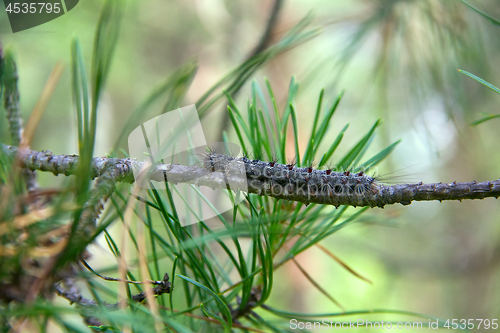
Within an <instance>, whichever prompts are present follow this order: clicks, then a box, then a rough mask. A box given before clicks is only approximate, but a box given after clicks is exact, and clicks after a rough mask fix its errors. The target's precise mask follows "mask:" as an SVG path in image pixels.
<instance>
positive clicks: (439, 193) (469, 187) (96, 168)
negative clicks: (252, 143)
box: [2, 145, 500, 208]
mask: <svg viewBox="0 0 500 333" xmlns="http://www.w3.org/2000/svg"><path fill="white" fill-rule="evenodd" d="M2 150H3V151H4V153H5V154H7V155H9V156H11V157H12V158H13V157H14V156H15V155H16V154H17V153H18V149H17V148H16V147H12V146H7V145H2ZM19 160H20V162H21V165H22V166H23V167H24V168H27V169H30V170H40V171H49V172H52V173H53V174H54V175H58V174H65V175H67V176H68V175H74V174H76V173H77V171H78V163H79V157H78V156H76V155H53V154H52V153H51V152H49V151H42V152H37V151H32V150H27V151H24V152H21V153H20V154H19ZM143 166H144V162H139V161H136V160H133V159H128V158H124V159H117V158H105V157H98V158H94V159H93V161H92V170H93V177H102V176H103V175H105V174H106V172H111V173H112V177H111V178H112V179H113V180H114V181H117V182H118V181H121V182H128V183H133V182H134V175H133V170H134V169H135V170H141V168H142V167H143ZM149 179H151V180H153V181H159V182H162V181H165V180H168V181H169V182H171V183H174V184H176V183H189V184H195V185H198V186H208V187H211V188H228V185H227V184H231V189H233V190H235V189H245V188H248V192H249V193H256V194H259V195H262V196H271V197H274V198H276V199H287V200H291V201H298V202H302V203H304V204H310V203H317V204H327V205H334V206H339V205H348V206H354V207H356V206H370V207H381V208H382V207H384V206H385V205H392V204H396V203H400V204H402V205H409V204H410V203H411V202H412V201H433V200H439V201H443V200H464V199H483V198H488V197H495V198H498V197H499V196H500V179H499V180H495V181H488V182H481V183H478V182H475V181H473V182H469V183H456V182H453V183H434V184H424V183H422V182H421V183H417V184H398V185H393V186H387V185H383V184H380V183H374V185H373V189H371V190H370V191H367V192H365V193H363V194H362V195H358V194H355V193H349V194H346V193H340V194H336V193H326V194H325V193H323V192H318V191H314V189H313V188H312V186H310V185H306V186H301V187H300V188H299V187H294V188H292V190H291V191H289V192H288V193H275V192H274V191H273V189H272V188H269V186H268V184H266V182H265V181H263V180H261V179H252V181H248V182H247V179H248V178H247V175H241V174H237V173H230V174H228V173H226V174H224V173H222V172H211V171H209V170H207V169H206V168H203V167H199V166H186V165H178V164H157V165H155V166H154V167H153V168H152V170H151V171H149ZM311 182H312V181H311ZM273 192H274V193H273Z"/></svg>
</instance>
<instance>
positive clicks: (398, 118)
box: [0, 0, 500, 321]
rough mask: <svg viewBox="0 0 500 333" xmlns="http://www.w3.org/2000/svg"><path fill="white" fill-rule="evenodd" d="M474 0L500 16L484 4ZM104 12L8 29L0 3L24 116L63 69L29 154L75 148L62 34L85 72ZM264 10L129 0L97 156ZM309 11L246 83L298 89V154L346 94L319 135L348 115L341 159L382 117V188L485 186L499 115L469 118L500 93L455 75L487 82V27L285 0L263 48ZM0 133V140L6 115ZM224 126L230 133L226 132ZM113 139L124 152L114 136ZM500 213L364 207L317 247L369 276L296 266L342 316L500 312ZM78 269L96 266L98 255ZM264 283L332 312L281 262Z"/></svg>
mask: <svg viewBox="0 0 500 333" xmlns="http://www.w3.org/2000/svg"><path fill="white" fill-rule="evenodd" d="M471 3H473V4H474V5H475V6H477V7H478V8H480V9H482V10H484V11H485V12H487V13H488V14H490V15H492V16H493V17H496V18H500V7H499V6H498V3H497V2H496V1H494V0H489V1H474V2H472V0H471ZM101 5H102V3H101V1H97V0H84V1H83V0H82V1H80V3H79V4H78V5H77V6H76V7H75V8H74V9H73V10H72V11H71V12H69V13H68V14H66V15H63V16H62V17H60V18H58V19H56V20H54V21H51V22H49V23H46V24H44V25H41V26H38V27H36V28H33V29H30V30H26V31H23V32H19V33H16V34H12V33H10V32H9V30H10V28H9V26H8V22H7V17H6V14H5V11H4V10H3V8H0V13H1V15H0V32H1V35H0V40H1V42H2V44H3V47H4V48H10V49H11V50H13V51H14V53H15V56H16V59H17V65H18V72H19V77H20V79H19V85H20V86H19V89H20V94H21V112H22V115H23V119H24V120H26V119H27V118H28V116H29V114H30V113H31V111H32V109H33V107H34V105H35V104H36V102H37V99H38V98H39V96H40V93H41V91H42V89H43V87H44V85H45V83H46V80H47V78H48V76H49V74H50V72H51V71H52V69H53V67H54V65H55V64H56V63H57V62H58V61H61V62H62V63H63V64H65V65H66V69H65V71H64V73H63V76H62V78H61V80H60V82H59V84H58V86H57V88H56V90H55V93H54V96H53V98H52V100H51V102H50V104H49V106H48V108H47V110H46V112H45V114H44V115H43V118H42V120H41V122H40V124H39V127H38V129H37V131H36V134H35V138H34V140H33V144H32V149H34V150H44V149H49V150H51V151H52V152H53V153H55V154H73V153H77V152H78V148H77V120H76V113H75V107H74V105H73V101H72V92H71V75H70V70H69V63H70V43H71V39H72V38H73V36H77V37H78V38H79V40H80V42H81V44H82V48H83V52H84V55H85V60H86V66H87V69H88V68H90V59H91V51H92V42H93V35H94V31H95V26H96V23H97V19H98V15H99V12H100V9H101ZM272 6H273V1H268V0H258V1H249V0H246V1H222V0H187V1H171V0H164V1H159V0H157V1H153V0H147V1H127V6H126V11H125V14H124V15H125V16H124V19H123V24H122V30H121V32H120V38H119V42H118V48H117V50H116V53H115V57H114V62H113V66H112V69H111V73H110V76H109V80H108V82H107V86H106V90H105V93H104V96H103V99H102V102H101V104H100V106H99V112H98V134H97V139H96V149H95V155H96V156H103V155H105V154H106V153H107V152H109V150H110V149H111V147H112V146H113V144H114V142H115V140H116V138H117V137H118V134H119V131H120V129H121V128H122V127H123V125H124V124H125V122H126V120H127V119H128V117H129V116H130V114H131V113H132V111H133V109H134V107H135V106H137V105H138V104H139V103H140V102H141V101H142V100H143V99H144V98H145V96H146V95H147V94H148V93H149V92H150V91H151V89H153V87H155V86H156V85H158V84H159V83H160V82H162V81H163V80H164V79H165V78H166V77H167V76H168V75H169V74H171V73H172V72H173V71H174V70H175V69H177V68H178V67H179V66H181V65H182V64H185V63H187V62H189V61H193V60H195V61H197V63H198V65H199V69H198V72H197V75H196V77H195V79H194V81H193V84H192V87H191V89H190V90H189V92H188V95H187V97H186V99H185V101H184V104H183V105H189V104H193V103H194V102H195V101H196V100H197V99H198V98H199V97H200V96H201V95H202V94H203V93H204V92H205V91H206V90H207V89H208V88H210V87H211V85H212V84H214V83H215V82H216V81H217V80H218V79H219V78H220V77H221V76H222V75H224V73H226V72H227V71H228V70H230V69H231V68H233V67H235V66H236V65H238V64H240V63H241V62H242V61H243V60H244V59H245V58H246V57H247V56H248V55H249V54H250V53H251V51H252V50H253V49H254V47H255V45H256V44H257V43H258V41H259V39H260V37H261V35H262V33H263V31H264V29H265V26H266V23H267V19H268V16H269V11H270V9H271V8H272ZM0 7H3V3H2V4H0ZM309 12H312V14H313V15H314V20H313V23H312V26H319V27H322V33H321V34H320V35H319V36H318V37H316V38H314V39H313V40H311V41H309V42H307V43H305V44H303V45H300V46H298V47H296V48H294V49H292V50H290V51H288V52H286V53H284V54H282V55H280V56H278V57H277V58H275V59H274V60H272V61H271V62H269V63H268V64H267V65H266V66H264V67H263V68H262V69H261V70H259V71H258V72H257V73H256V75H255V76H254V79H255V80H256V81H257V82H259V83H261V84H262V85H264V78H265V77H267V78H268V79H269V81H270V82H271V84H272V86H273V89H274V91H275V93H276V95H277V99H278V103H279V104H280V105H281V106H283V105H284V104H285V102H286V100H285V98H286V95H287V92H288V85H289V82H290V79H291V77H292V76H293V75H295V77H296V79H297V81H299V83H300V88H299V93H298V97H297V99H296V109H297V112H298V117H299V119H298V122H299V131H300V132H299V135H300V136H301V139H302V142H301V145H302V147H304V148H303V149H305V146H306V144H307V142H306V140H307V139H308V137H309V131H310V128H311V126H312V122H313V119H312V117H313V116H312V115H313V113H314V111H315V108H316V104H317V99H318V96H319V93H320V90H321V88H323V87H324V88H325V101H326V102H327V105H329V104H331V103H332V102H333V100H334V99H335V98H336V96H337V95H338V94H339V93H340V92H341V91H343V90H345V95H344V98H343V99H342V101H341V104H340V106H339V109H338V110H337V112H336V114H335V115H334V117H335V118H334V125H335V126H333V128H331V129H330V131H329V132H328V133H327V135H328V137H331V140H330V141H331V142H333V140H334V139H335V137H336V135H337V134H338V132H339V131H340V130H341V129H342V128H343V127H344V126H345V125H346V124H347V123H350V126H349V129H348V130H347V132H346V135H345V138H344V142H343V144H342V145H341V146H340V148H339V152H338V154H339V155H340V156H341V155H342V153H343V152H344V151H347V149H349V148H351V147H352V145H354V143H355V142H356V140H358V139H359V138H360V137H361V135H363V134H364V133H366V131H367V130H368V129H369V128H370V127H371V126H372V125H373V123H374V122H375V121H376V120H377V119H379V118H381V119H382V121H383V124H382V126H380V127H379V129H378V131H377V135H376V136H375V139H374V142H373V143H372V145H371V147H370V151H371V153H372V154H373V153H376V152H378V151H379V150H380V149H382V148H384V147H386V146H387V145H389V144H390V143H392V142H394V141H396V140H399V139H402V142H401V143H400V144H399V145H398V146H397V148H396V149H395V151H394V152H393V153H392V154H391V155H390V156H389V157H388V158H387V159H386V160H385V161H384V162H383V163H382V165H381V166H380V169H379V170H378V173H379V174H382V175H384V174H387V176H386V178H387V182H389V183H397V182H418V181H423V182H439V181H442V182H452V181H454V180H456V181H472V180H477V181H487V180H494V179H498V177H499V166H500V149H498V148H499V140H500V133H499V131H498V129H499V128H500V120H498V119H493V120H491V121H488V122H485V123H482V124H480V125H478V126H470V123H472V122H473V121H475V120H477V119H479V118H481V117H482V115H481V112H485V113H497V112H498V111H499V108H498V106H499V105H500V96H499V95H498V94H495V93H494V92H493V91H492V90H489V89H488V88H486V87H485V86H483V85H481V84H479V83H478V82H476V81H474V80H472V79H470V78H468V77H466V76H465V75H463V74H461V73H459V72H458V71H457V69H458V68H461V69H464V70H467V71H469V72H471V73H474V74H476V75H478V76H480V77H482V78H484V79H485V80H487V81H489V82H491V83H492V84H494V85H496V86H500V57H499V54H500V53H499V51H500V39H499V38H498V36H499V32H500V26H495V25H493V24H492V23H490V22H489V21H487V20H486V19H484V18H483V17H481V16H480V15H478V14H477V13H476V12H474V11H472V10H471V9H469V8H467V7H466V6H465V5H464V4H463V3H461V2H460V1H452V0H414V1H411V0H406V1H403V0H354V1H342V0H336V1H332V0H328V1H327V0H323V1H320V0H308V1H305V0H302V1H284V5H283V8H282V9H281V11H280V13H279V20H278V22H277V24H276V26H275V28H274V29H273V31H272V34H271V42H276V41H278V40H279V38H280V37H282V36H283V34H284V33H286V32H287V31H288V30H289V29H290V28H291V27H292V26H293V25H295V24H296V23H297V22H298V21H300V19H302V18H303V17H304V16H305V15H306V14H307V13H309ZM249 97H250V82H248V83H247V84H246V85H245V86H244V87H243V89H242V90H241V92H240V93H239V94H238V95H237V98H236V101H237V104H238V105H241V106H242V108H243V107H244V106H245V105H246V100H247V98H249ZM225 103H226V101H224V103H219V104H218V105H216V106H214V107H213V108H212V110H211V111H210V113H209V115H208V116H207V117H205V118H204V120H203V122H202V124H203V126H204V130H205V134H206V136H207V139H208V141H210V140H212V141H213V140H217V138H218V137H219V135H220V134H219V133H220V130H221V123H222V121H221V119H222V117H223V113H224V112H225ZM183 105H179V106H183ZM155 112H156V113H155ZM155 112H152V114H151V117H153V116H156V115H159V114H160V113H161V112H162V108H161V106H158V107H157V109H156V111H155ZM137 125H138V124H137ZM1 126H2V127H1V135H2V139H3V140H4V142H7V140H8V131H7V130H6V124H5V120H4V119H1ZM229 135H230V138H232V139H234V142H236V136H235V133H234V131H233V130H232V129H231V128H230V130H229ZM326 141H328V140H326ZM121 147H122V148H125V149H126V142H124V143H123V144H122V145H121ZM325 149H326V148H325ZM302 152H303V150H302ZM336 154H337V153H336ZM368 155H369V153H368ZM334 157H335V156H334ZM39 180H40V183H41V184H42V185H43V186H46V187H56V186H57V185H58V184H61V182H62V181H63V177H61V176H59V177H54V176H53V175H51V174H41V173H39ZM499 213H500V206H499V201H496V200H494V199H487V200H483V201H464V202H443V203H439V202H421V203H413V204H411V205H410V206H407V207H403V206H401V205H396V206H392V207H387V208H386V209H384V210H382V209H378V208H375V209H371V210H369V211H368V212H367V213H365V214H364V215H362V217H361V219H359V221H358V223H356V224H354V225H353V226H351V227H349V228H346V229H344V230H342V231H341V232H339V233H336V234H335V235H333V236H331V237H330V238H329V239H328V241H327V242H323V245H324V246H325V247H327V248H328V249H330V250H331V251H332V252H333V253H334V254H336V255H337V256H338V257H339V258H341V259H342V260H343V261H345V262H346V263H347V264H349V265H350V266H351V267H352V268H353V269H355V270H356V271H358V272H359V273H361V274H362V275H364V276H366V277H367V278H369V279H370V280H371V281H373V285H371V284H368V283H366V282H364V281H361V280H359V279H357V278H355V277H354V276H352V275H351V274H350V273H348V272H347V271H346V270H345V269H344V268H342V266H340V265H337V264H336V263H334V262H333V261H332V260H330V259H329V258H328V257H327V256H326V255H325V254H324V253H323V252H322V251H320V250H319V249H317V248H312V249H310V250H309V251H307V252H306V253H304V254H302V255H301V256H299V257H298V258H296V259H297V261H298V262H299V263H300V264H301V265H303V267H304V268H305V269H306V270H307V271H308V272H309V274H310V275H311V276H313V277H314V278H315V279H316V281H318V282H319V283H320V285H321V286H323V287H324V288H325V289H326V290H327V291H328V292H329V293H330V294H332V295H333V296H334V297H335V298H336V299H337V301H338V302H340V304H342V305H343V306H344V307H345V309H346V310H355V309H372V308H385V309H398V310H406V311H413V312H417V313H424V314H429V315H433V316H436V317H440V318H445V319H447V318H450V319H451V318H457V319H462V318H463V319H469V318H483V319H494V318H499V319H500V269H499V263H500V214H499ZM101 252H102V251H101ZM109 260H110V261H111V260H112V257H111V256H109ZM91 263H92V264H93V265H94V266H96V267H98V266H99V265H100V264H99V262H98V259H97V258H95V257H94V259H93V260H92V261H91ZM275 281H279V282H280V283H276V284H275V286H274V289H273V296H272V300H271V301H270V302H269V305H272V306H274V307H275V308H278V309H281V310H285V311H303V312H310V313H327V312H334V311H339V308H338V307H336V306H335V305H334V304H333V303H332V302H330V301H329V300H328V299H327V298H326V297H324V296H323V295H322V294H321V293H319V292H318V291H317V290H316V289H315V288H314V287H313V286H312V285H311V284H310V283H309V282H308V281H307V279H306V278H305V277H304V276H303V275H302V274H301V272H300V271H299V270H298V269H297V267H296V266H295V265H294V264H293V263H292V262H289V263H288V264H287V265H285V266H283V267H281V268H280V269H279V270H277V271H276V275H275ZM356 318H358V317H356ZM359 318H363V319H373V320H381V319H384V320H386V319H396V320H398V321H404V320H405V319H406V317H404V316H389V315H377V316H371V317H370V316H360V317H359ZM353 319H355V318H354V317H353ZM76 320H78V319H76Z"/></svg>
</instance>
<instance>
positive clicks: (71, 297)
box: [54, 273, 170, 310]
mask: <svg viewBox="0 0 500 333" xmlns="http://www.w3.org/2000/svg"><path fill="white" fill-rule="evenodd" d="M127 282H128V281H127ZM155 282H156V281H155ZM157 282H159V285H158V286H156V287H154V288H152V289H151V291H152V294H153V295H155V296H160V295H162V294H168V293H170V282H169V277H168V274H167V273H165V276H164V277H163V280H162V281H157ZM54 290H55V292H56V294H57V295H59V296H61V297H63V298H65V299H67V300H68V301H70V302H71V303H76V304H78V305H80V306H82V307H86V308H92V307H97V306H99V305H103V306H105V307H106V308H108V309H110V310H118V307H119V302H117V303H113V304H109V303H106V302H102V303H98V302H96V301H94V300H89V299H86V298H84V297H83V296H82V295H80V294H79V293H78V292H77V291H68V290H65V289H64V288H63V287H62V286H61V283H60V282H58V283H55V284H54ZM146 298H147V297H146V293H145V292H140V293H139V294H136V295H132V299H133V300H134V301H137V302H142V301H144V300H145V299H146Z"/></svg>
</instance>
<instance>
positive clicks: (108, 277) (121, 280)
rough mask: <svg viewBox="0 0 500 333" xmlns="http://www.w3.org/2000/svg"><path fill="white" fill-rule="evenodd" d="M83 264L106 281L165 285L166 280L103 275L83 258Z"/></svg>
mask: <svg viewBox="0 0 500 333" xmlns="http://www.w3.org/2000/svg"><path fill="white" fill-rule="evenodd" d="M81 262H82V264H83V266H85V267H86V268H87V269H88V270H89V271H91V272H92V273H93V274H94V275H96V276H98V277H100V278H101V279H103V280H106V281H115V282H126V283H131V284H153V285H163V284H164V283H165V282H164V281H153V280H146V281H131V280H124V279H119V278H113V277H110V276H103V275H101V274H99V273H97V272H96V271H94V270H93V269H92V267H90V265H89V264H88V263H87V262H86V261H85V260H83V259H82V260H81ZM167 280H168V279H167Z"/></svg>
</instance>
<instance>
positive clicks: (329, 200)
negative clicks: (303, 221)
mask: <svg viewBox="0 0 500 333" xmlns="http://www.w3.org/2000/svg"><path fill="white" fill-rule="evenodd" d="M202 162H203V167H204V168H205V169H206V170H208V171H209V172H223V173H224V174H226V175H230V174H235V173H238V174H239V175H240V176H245V177H246V179H247V182H248V187H249V189H251V190H254V191H253V192H255V193H257V194H259V195H272V196H273V197H278V198H285V199H289V200H293V199H295V198H296V197H298V196H300V197H307V198H309V199H311V201H313V202H316V203H324V204H331V205H335V206H339V205H341V204H346V203H347V204H350V205H354V206H356V205H364V203H366V202H368V203H369V202H370V201H371V198H375V197H376V196H377V195H379V194H380V183H379V182H378V181H377V180H376V178H375V177H371V176H368V175H367V174H365V173H364V172H363V171H360V172H358V173H354V172H350V171H345V172H336V171H332V170H331V169H328V170H318V169H315V168H313V167H312V166H310V167H297V166H295V165H294V164H281V163H277V162H264V161H261V160H258V159H253V160H252V159H249V158H247V157H233V156H230V155H225V154H220V153H218V152H217V151H215V150H214V149H210V150H209V151H208V152H206V153H204V154H202ZM243 172H244V175H243V174H242V173H243ZM372 202H373V204H371V205H374V206H376V205H377V204H375V203H374V201H372Z"/></svg>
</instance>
